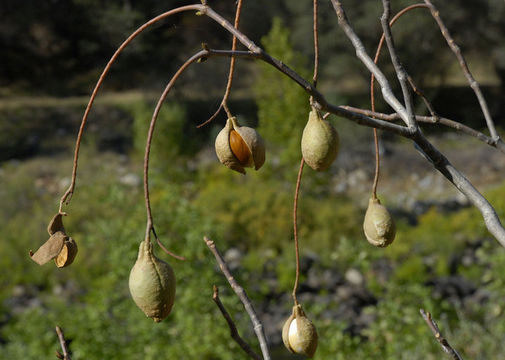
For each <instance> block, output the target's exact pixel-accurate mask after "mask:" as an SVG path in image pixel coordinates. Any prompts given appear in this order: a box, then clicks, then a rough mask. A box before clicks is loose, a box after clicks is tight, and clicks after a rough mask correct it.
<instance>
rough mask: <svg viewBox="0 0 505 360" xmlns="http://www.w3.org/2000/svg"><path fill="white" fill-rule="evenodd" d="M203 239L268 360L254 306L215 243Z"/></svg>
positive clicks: (263, 335) (265, 358) (265, 342)
mask: <svg viewBox="0 0 505 360" xmlns="http://www.w3.org/2000/svg"><path fill="white" fill-rule="evenodd" d="M203 240H204V241H205V244H206V245H207V247H208V248H209V249H210V251H211V252H212V254H213V255H214V257H215V258H216V260H217V263H218V264H219V268H220V269H221V271H222V272H223V274H224V276H225V277H226V280H228V283H229V284H230V286H231V288H232V289H233V291H234V292H235V294H237V296H238V297H239V299H240V301H241V302H242V304H243V305H244V308H245V310H246V311H247V314H248V315H249V318H250V319H251V322H252V323H253V327H254V333H255V334H256V337H257V338H258V341H259V343H260V347H261V352H262V354H263V359H264V360H270V352H269V350H268V344H267V340H266V337H265V332H264V330H263V325H262V323H261V321H260V320H259V318H258V315H256V311H255V310H254V307H253V305H252V303H251V300H249V297H248V296H247V293H246V292H245V290H244V288H242V287H241V286H240V285H239V284H238V283H237V281H236V280H235V278H234V277H233V275H232V274H231V272H230V269H229V268H228V265H227V264H226V262H225V261H224V259H223V257H222V256H221V254H220V253H219V250H218V249H217V247H216V244H215V243H214V241H212V240H210V239H209V238H207V237H206V236H205V237H204V238H203Z"/></svg>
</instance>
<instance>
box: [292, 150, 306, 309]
mask: <svg viewBox="0 0 505 360" xmlns="http://www.w3.org/2000/svg"><path fill="white" fill-rule="evenodd" d="M304 165H305V160H304V159H303V157H302V160H301V161H300V169H299V170H298V177H297V179H296V188H295V199H294V202H293V236H294V238H295V258H296V273H295V284H294V285H293V293H292V296H293V301H294V302H295V305H297V304H298V299H297V298H296V291H297V290H298V282H299V281H300V250H299V245H298V196H299V195H300V185H301V183H302V174H303V166H304Z"/></svg>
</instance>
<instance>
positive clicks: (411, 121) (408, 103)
mask: <svg viewBox="0 0 505 360" xmlns="http://www.w3.org/2000/svg"><path fill="white" fill-rule="evenodd" d="M382 6H383V8H384V12H383V14H382V17H381V24H382V30H383V32H384V38H385V39H386V44H387V46H388V50H389V56H390V57H391V61H392V62H393V66H394V68H395V72H396V76H397V77H398V81H399V82H400V86H401V88H402V93H403V101H404V102H405V108H406V110H407V115H408V118H407V121H408V122H407V124H408V126H409V127H413V128H416V127H417V124H416V121H415V118H414V107H413V105H412V94H411V92H410V87H409V86H408V84H407V79H408V75H407V72H406V71H405V69H404V68H403V66H402V64H401V62H400V60H399V58H398V54H397V53H396V48H395V44H394V40H393V35H392V34H391V26H390V24H389V18H390V14H391V4H390V2H389V0H382Z"/></svg>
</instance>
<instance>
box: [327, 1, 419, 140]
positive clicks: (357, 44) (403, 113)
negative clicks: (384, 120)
mask: <svg viewBox="0 0 505 360" xmlns="http://www.w3.org/2000/svg"><path fill="white" fill-rule="evenodd" d="M331 3H332V4H333V8H334V9H335V12H336V14H337V18H338V23H339V25H340V27H341V28H342V30H344V32H345V34H346V35H347V37H348V38H349V40H350V41H351V43H352V45H353V46H354V48H355V49H356V56H357V57H358V58H359V59H360V60H361V62H362V63H363V64H364V65H365V66H366V67H367V69H368V70H369V71H370V72H371V73H372V74H374V76H375V78H376V79H377V82H378V83H379V84H380V86H381V91H382V96H383V97H384V100H386V102H387V103H388V104H389V105H390V106H391V107H392V108H393V110H394V111H396V112H397V113H398V114H399V115H400V117H401V119H402V120H403V122H404V123H405V124H406V125H407V126H410V123H411V122H412V119H410V117H409V114H408V112H407V110H406V109H405V107H404V106H403V105H402V104H401V103H400V102H399V101H398V99H397V98H396V97H395V95H394V94H393V91H392V90H391V86H390V85H389V82H388V81H387V79H386V76H385V75H384V74H383V73H382V71H381V70H380V69H379V67H378V66H377V65H376V64H375V63H374V61H373V60H372V58H370V56H369V55H368V54H367V52H366V50H365V46H364V45H363V43H362V42H361V40H360V38H359V37H358V35H357V34H356V32H355V31H354V30H353V29H352V27H351V25H350V24H349V21H348V20H347V16H346V14H345V11H344V8H343V7H342V4H341V3H340V1H338V0H331ZM415 131H416V129H415V127H411V128H410V129H409V132H410V134H412V133H413V132H415Z"/></svg>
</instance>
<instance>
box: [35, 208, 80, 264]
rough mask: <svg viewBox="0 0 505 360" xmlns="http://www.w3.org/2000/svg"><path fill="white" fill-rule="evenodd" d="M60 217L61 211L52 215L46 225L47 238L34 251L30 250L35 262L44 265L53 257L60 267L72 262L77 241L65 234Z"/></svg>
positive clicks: (75, 252)
mask: <svg viewBox="0 0 505 360" xmlns="http://www.w3.org/2000/svg"><path fill="white" fill-rule="evenodd" d="M62 217H63V214H62V213H58V214H56V215H54V216H53V218H52V219H51V221H50V222H49V225H48V226H47V232H48V233H49V236H50V237H49V239H48V240H47V241H46V242H45V243H44V244H43V245H42V246H41V247H40V248H39V249H38V250H37V251H36V252H35V253H32V252H31V251H30V256H31V259H32V260H33V261H35V262H36V263H37V264H39V265H44V264H45V263H47V262H49V261H50V260H53V259H54V262H55V264H56V266H57V267H59V268H62V267H65V266H68V265H70V264H72V263H73V261H74V259H75V256H76V255H77V243H76V242H75V241H74V239H72V238H71V237H69V236H67V234H66V232H65V227H64V226H63V221H62Z"/></svg>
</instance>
